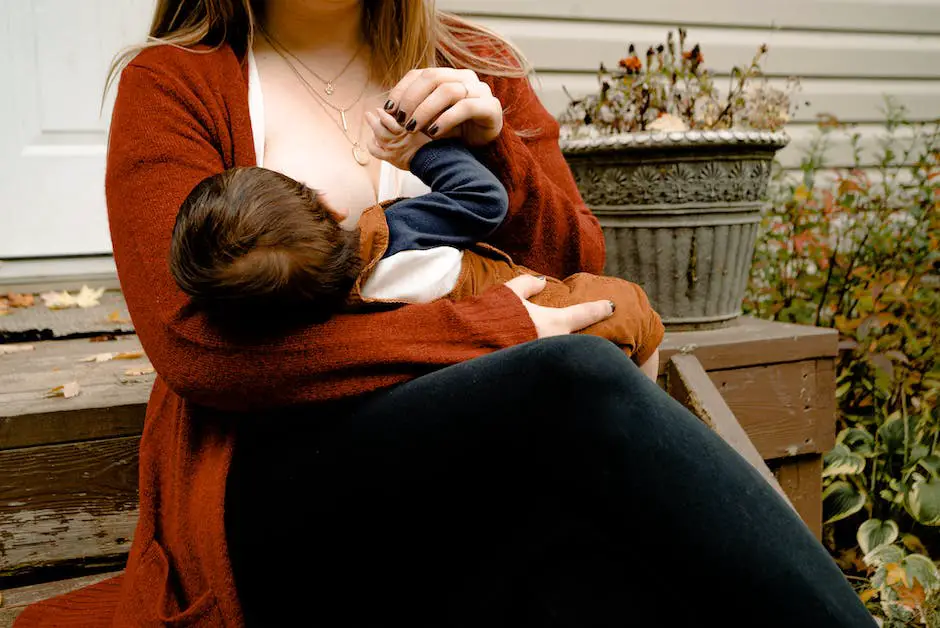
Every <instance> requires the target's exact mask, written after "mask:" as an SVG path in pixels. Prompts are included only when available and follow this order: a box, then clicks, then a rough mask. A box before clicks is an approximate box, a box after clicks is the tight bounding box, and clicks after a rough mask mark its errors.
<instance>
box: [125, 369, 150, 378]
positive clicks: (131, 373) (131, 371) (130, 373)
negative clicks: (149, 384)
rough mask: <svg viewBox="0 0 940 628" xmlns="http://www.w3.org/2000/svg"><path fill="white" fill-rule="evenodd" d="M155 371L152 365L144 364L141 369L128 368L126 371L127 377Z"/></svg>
mask: <svg viewBox="0 0 940 628" xmlns="http://www.w3.org/2000/svg"><path fill="white" fill-rule="evenodd" d="M153 373H154V369H153V367H152V366H142V367H140V368H139V369H127V370H126V371H124V376H125V377H141V376H143V375H151V374H153Z"/></svg>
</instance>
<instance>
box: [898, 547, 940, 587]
mask: <svg viewBox="0 0 940 628" xmlns="http://www.w3.org/2000/svg"><path fill="white" fill-rule="evenodd" d="M901 564H902V565H903V566H904V570H905V571H906V572H907V582H908V586H911V587H912V586H914V580H917V581H918V582H920V583H921V584H922V585H923V586H924V588H925V589H928V590H929V589H932V588H934V587H936V586H937V585H940V570H938V569H937V565H936V564H935V563H934V562H933V561H932V560H930V559H929V558H927V557H926V556H924V555H923V554H910V555H909V556H905V557H904V561H903V562H902V563H901Z"/></svg>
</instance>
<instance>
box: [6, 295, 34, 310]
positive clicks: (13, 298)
mask: <svg viewBox="0 0 940 628" xmlns="http://www.w3.org/2000/svg"><path fill="white" fill-rule="evenodd" d="M6 300H7V303H8V304H9V305H10V307H33V306H34V305H36V297H34V296H33V295H31V294H19V293H17V292H8V293H7V296H6Z"/></svg>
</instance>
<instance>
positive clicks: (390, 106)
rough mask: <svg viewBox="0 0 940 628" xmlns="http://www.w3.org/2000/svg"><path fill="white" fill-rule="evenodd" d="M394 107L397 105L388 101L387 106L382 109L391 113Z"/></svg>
mask: <svg viewBox="0 0 940 628" xmlns="http://www.w3.org/2000/svg"><path fill="white" fill-rule="evenodd" d="M394 106H395V103H393V102H392V101H391V100H386V101H385V105H384V106H383V107H382V109H385V111H391V110H392V107H394Z"/></svg>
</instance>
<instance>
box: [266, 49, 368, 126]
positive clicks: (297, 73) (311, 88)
mask: <svg viewBox="0 0 940 628" xmlns="http://www.w3.org/2000/svg"><path fill="white" fill-rule="evenodd" d="M272 48H273V49H274V52H276V53H277V54H278V56H280V57H281V59H283V60H284V63H286V64H287V67H288V68H290V71H291V72H292V73H293V74H294V76H296V77H297V80H299V81H300V82H301V83H303V85H304V87H305V88H306V90H307V91H308V92H309V93H310V95H311V96H313V97H314V98H316V99H317V101H318V103H322V104H323V105H326V106H327V107H329V108H330V109H332V110H333V111H337V112H339V117H340V120H341V121H342V123H343V131H344V132H348V131H349V122H348V121H347V119H346V112H347V111H349V110H350V109H352V108H353V107H355V106H356V105H357V104H358V103H359V101H360V100H362V97H363V95H364V94H365V93H366V89H367V88H368V86H369V79H368V78H367V79H366V82H365V83H363V85H362V91H360V92H359V95H358V96H356V98H355V100H353V101H352V102H351V103H349V104H348V105H346V106H345V107H337V106H336V105H334V104H333V103H331V102H329V101H328V100H325V99H324V98H323V96H321V95H320V94H319V93H318V92H317V90H316V88H315V87H314V86H313V85H311V84H310V81H308V80H307V79H306V77H304V75H303V74H301V73H300V70H298V69H297V68H296V67H294V64H293V63H291V62H290V59H288V58H287V57H286V56H284V55H283V54H282V53H281V51H280V50H278V49H277V48H275V47H274V46H272ZM330 117H331V118H332V116H330Z"/></svg>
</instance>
